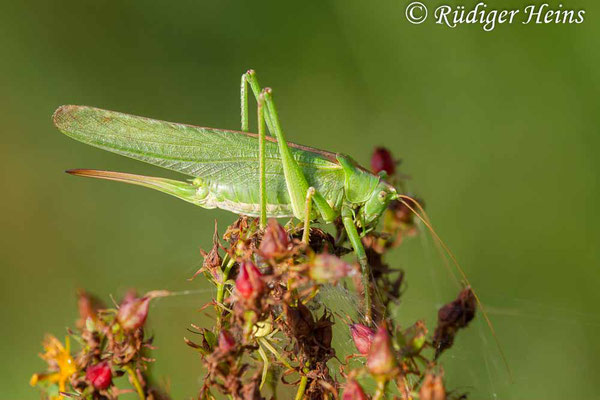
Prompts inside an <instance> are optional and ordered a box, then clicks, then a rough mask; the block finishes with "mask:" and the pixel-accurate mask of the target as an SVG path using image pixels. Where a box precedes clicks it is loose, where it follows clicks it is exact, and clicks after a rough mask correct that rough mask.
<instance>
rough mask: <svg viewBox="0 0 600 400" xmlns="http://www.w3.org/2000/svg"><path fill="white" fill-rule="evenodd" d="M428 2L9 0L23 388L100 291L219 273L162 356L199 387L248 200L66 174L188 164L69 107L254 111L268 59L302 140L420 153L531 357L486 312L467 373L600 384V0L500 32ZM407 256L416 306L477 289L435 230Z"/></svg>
mask: <svg viewBox="0 0 600 400" xmlns="http://www.w3.org/2000/svg"><path fill="white" fill-rule="evenodd" d="M407 3H408V1H405V0H393V1H388V0H381V1H376V2H373V1H364V0H363V1H350V0H339V1H323V0H314V1H302V2H281V1H257V2H247V1H234V0H220V1H179V2H161V1H122V2H115V1H103V0H99V1H94V2H88V1H58V2H44V1H21V2H4V3H3V4H2V5H1V6H0V10H1V12H0V51H1V56H0V121H1V128H0V131H1V135H2V136H1V137H2V147H1V153H0V176H1V182H2V194H1V197H0V199H1V200H0V202H1V205H2V207H1V210H2V212H0V221H1V227H2V231H1V233H0V238H1V239H0V240H1V249H2V257H1V261H0V265H1V267H0V268H1V270H0V271H1V278H0V282H1V283H0V304H1V306H0V321H1V323H0V354H2V361H3V362H2V363H1V364H0V393H1V396H0V397H2V398H5V399H26V398H27V399H30V398H37V397H38V394H37V393H36V389H35V388H31V387H29V385H28V380H29V377H30V376H31V374H32V373H34V372H36V371H38V370H41V369H43V367H44V363H43V361H42V360H40V359H39V358H38V357H37V354H38V352H40V351H41V343H40V342H41V339H42V337H43V335H44V333H46V332H51V333H54V334H56V335H58V336H59V337H61V336H62V335H64V333H65V327H67V326H72V325H73V322H74V320H75V318H76V305H75V291H76V289H77V288H80V287H82V288H86V289H88V290H90V291H91V292H93V293H96V294H97V295H99V296H100V297H102V298H103V299H105V300H108V298H109V295H110V294H113V295H114V296H116V297H119V296H120V295H122V294H123V293H124V291H125V290H126V289H127V288H130V287H136V288H138V289H139V290H140V291H141V292H144V291H146V290H151V289H163V288H164V289H169V290H195V291H196V292H195V293H194V294H190V295H187V296H178V297H172V298H167V299H162V300H160V301H156V302H155V303H154V305H153V307H152V310H151V316H150V329H151V331H152V332H153V333H154V334H155V335H156V342H155V344H156V345H157V346H158V349H157V350H156V351H155V353H154V355H155V356H156V358H157V359H158V361H157V362H156V364H155V368H154V371H155V373H156V375H157V376H158V377H159V378H160V379H161V380H162V381H164V382H166V383H168V384H169V385H170V387H171V393H172V395H173V396H174V398H190V397H193V396H194V395H195V394H196V392H197V389H198V388H199V385H200V383H201V377H202V371H201V369H200V362H199V359H198V358H197V356H196V354H195V353H194V352H193V351H191V350H188V348H186V346H185V345H184V344H183V341H182V337H183V336H185V335H188V333H187V332H186V330H185V329H186V327H187V326H188V323H189V322H202V321H205V320H203V319H202V316H201V314H200V313H199V312H198V311H197V310H198V308H199V307H200V305H202V304H203V302H205V301H207V300H208V299H209V296H210V292H206V290H207V289H208V287H207V286H206V285H205V283H204V282H202V279H197V280H195V281H193V282H188V281H187V280H186V278H188V277H189V276H191V275H192V274H193V272H194V271H195V270H196V269H197V267H198V266H199V265H200V263H201V258H200V254H199V248H200V247H205V248H207V247H208V246H209V244H210V238H211V234H212V226H213V221H214V219H215V218H217V219H218V220H219V222H220V223H221V226H223V227H224V226H225V225H226V224H228V223H230V222H231V221H232V220H233V219H234V216H233V215H231V214H228V213H225V212H219V211H206V210H202V209H199V208H194V207H193V206H191V205H188V204H187V203H183V202H180V201H177V200H175V199H173V198H169V197H167V196H164V195H162V194H158V193H154V192H151V191H148V190H146V189H142V188H134V187H128V186H125V185H121V184H116V183H109V182H99V181H92V180H84V179H78V178H75V177H71V176H68V175H66V174H64V173H63V171H64V170H65V169H68V168H76V167H79V168H82V167H86V168H104V169H114V170H122V171H130V172H136V173H147V174H154V175H161V176H172V174H170V173H168V172H165V171H161V170H158V169H156V168H153V167H150V166H145V165H141V164H139V163H137V162H134V161H132V160H128V159H124V158H121V157H119V156H116V155H113V154H109V153H106V152H103V151H100V150H98V149H94V148H91V147H87V146H85V145H82V144H80V143H77V142H75V141H73V140H71V139H69V138H67V137H65V136H63V135H61V134H59V133H58V131H57V130H56V129H54V127H53V126H52V124H51V120H50V116H51V115H52V112H53V111H54V109H55V108H56V107H58V106H59V105H61V104H68V103H71V104H87V105H94V106H98V107H102V108H108V109H113V110H119V111H123V112H128V113H132V114H138V115H145V116H150V117H154V118H158V119H165V120H170V121H178V122H187V123H192V124H199V125H204V126H214V127H222V128H230V129H236V128H237V127H238V126H239V92H238V90H239V89H238V85H239V78H240V75H241V73H242V72H244V70H245V69H247V68H249V67H252V68H255V69H256V70H257V71H258V74H259V78H260V79H261V82H262V83H263V84H264V85H269V86H271V87H273V88H274V91H275V96H276V101H277V103H278V106H279V110H280V114H281V118H282V122H283V126H284V127H285V129H286V131H287V135H288V138H289V139H290V140H293V141H296V142H299V143H302V144H306V145H311V146H316V147H320V148H325V149H329V150H332V151H338V152H343V153H348V154H351V155H353V156H354V157H355V158H356V159H357V160H359V161H361V162H363V163H368V160H369V155H370V151H371V148H372V147H373V146H375V145H385V146H387V147H389V148H390V149H391V150H392V151H393V152H394V153H395V154H397V155H398V156H399V157H401V158H402V159H403V164H402V168H403V171H404V172H405V173H409V174H410V175H411V176H412V178H413V179H412V181H411V189H412V191H413V192H414V193H416V194H418V195H419V196H420V197H421V198H423V199H425V200H426V203H427V207H428V210H429V212H430V214H431V217H432V219H433V220H434V221H435V225H436V226H437V228H438V230H439V233H440V235H441V236H442V237H444V238H445V239H446V240H447V242H448V244H449V245H450V247H451V248H452V249H453V250H454V251H455V253H456V254H457V256H458V258H459V260H460V261H461V263H462V264H463V266H464V268H465V269H466V271H467V273H468V275H469V277H470V279H471V282H472V284H473V285H474V287H475V288H476V289H477V290H478V291H479V293H480V295H481V297H482V299H483V300H484V302H485V303H486V304H487V305H488V308H489V310H490V316H491V318H492V320H493V321H494V324H495V328H496V330H497V332H498V336H499V338H500V341H501V343H502V346H503V349H504V351H505V352H506V355H507V358H508V361H509V364H510V367H511V369H512V373H513V375H514V378H513V379H512V381H511V379H510V378H509V377H508V375H507V373H506V372H505V370H504V368H503V366H502V362H501V359H500V357H499V355H498V351H497V350H496V348H495V347H494V345H493V343H492V339H491V336H490V335H489V331H488V330H487V328H486V327H485V326H484V325H483V324H481V321H479V324H475V325H474V327H473V328H472V329H469V330H468V331H467V332H464V334H462V335H461V336H460V337H459V339H458V343H457V347H456V348H454V349H453V350H451V351H450V352H449V353H448V355H447V356H445V359H444V365H445V367H446V372H447V377H448V386H449V387H451V388H458V389H460V390H463V391H468V392H470V393H471V398H475V399H490V398H499V399H559V398H593V397H595V396H597V387H598V384H597V383H598V378H599V377H600V365H599V362H598V360H599V355H600V352H599V350H600V342H598V340H597V338H598V335H599V334H600V317H599V315H598V304H599V300H600V290H598V286H599V285H600V272H599V267H600V265H599V262H598V260H599V257H598V255H599V254H598V243H599V240H600V235H599V232H600V230H599V228H598V226H599V225H600V216H599V215H600V214H599V213H598V204H600V188H599V185H598V183H599V176H600V174H599V173H600V158H599V157H598V151H599V150H600V149H599V144H600V139H599V137H600V135H599V134H600V131H599V127H600V113H599V108H598V105H599V104H598V103H599V102H598V98H599V95H600V68H598V67H599V66H600V46H599V44H600V43H599V42H598V38H599V37H600V20H599V18H600V17H599V16H598V15H599V14H598V12H599V11H600V6H599V5H598V2H592V1H584V0H572V1H569V2H566V3H565V5H564V6H565V7H572V8H576V9H580V8H583V9H585V10H586V11H587V14H586V21H585V22H584V23H583V24H581V25H565V26H563V25H559V26H554V25H537V26H534V25H520V24H515V25H511V26H499V27H498V28H497V29H496V30H495V31H493V32H490V33H486V32H483V31H482V30H481V28H480V27H478V26H462V27H459V28H456V29H454V30H452V29H449V28H446V27H442V26H439V25H435V24H433V22H432V21H427V22H426V23H424V24H422V25H411V24H409V23H408V22H407V21H406V20H405V18H404V8H405V6H406V5H407ZM426 3H427V4H428V5H439V4H441V3H439V2H435V3H430V2H426ZM526 3H527V2H525V1H514V0H510V1H502V2H499V1H494V2H490V6H489V7H490V8H491V7H496V8H501V7H513V6H514V7H521V8H522V7H524V6H525V5H527V4H529V3H527V4H526ZM567 3H568V4H567ZM449 4H454V3H453V2H449ZM466 4H471V2H467V3H466ZM557 4H558V3H557ZM557 4H553V5H554V6H557ZM390 261H391V262H392V264H394V265H396V266H399V267H402V268H404V269H405V270H406V272H407V282H408V286H407V292H406V295H405V300H404V302H403V304H402V306H401V308H400V309H399V311H398V318H400V319H402V320H406V321H407V322H409V321H412V320H414V319H416V318H422V317H426V318H427V320H428V321H429V322H430V323H431V321H432V320H433V317H434V316H435V311H436V308H437V307H438V306H439V305H440V304H442V303H443V302H446V301H449V300H450V299H452V298H453V296H454V295H455V294H456V291H457V290H456V287H453V286H452V285H450V284H448V279H449V278H448V274H447V273H446V272H445V271H444V267H443V263H442V262H441V261H440V259H439V257H438V256H437V255H436V252H435V249H434V247H433V246H431V244H430V243H429V244H428V243H427V240H425V241H424V242H422V241H420V240H418V239H417V240H413V241H411V242H409V243H407V245H406V246H404V247H402V248H400V249H399V250H397V251H396V252H395V253H393V255H392V257H390ZM479 319H480V320H481V318H479Z"/></svg>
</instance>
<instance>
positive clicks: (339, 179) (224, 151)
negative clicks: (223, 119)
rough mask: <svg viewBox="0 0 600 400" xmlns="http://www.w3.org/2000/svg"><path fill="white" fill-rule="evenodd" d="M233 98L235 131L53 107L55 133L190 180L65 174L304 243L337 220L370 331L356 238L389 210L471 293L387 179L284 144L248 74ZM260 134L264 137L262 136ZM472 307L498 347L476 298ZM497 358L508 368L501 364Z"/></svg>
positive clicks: (269, 106) (344, 159)
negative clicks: (118, 185) (357, 275)
mask: <svg viewBox="0 0 600 400" xmlns="http://www.w3.org/2000/svg"><path fill="white" fill-rule="evenodd" d="M248 86H249V87H250V89H251V90H252V93H253V94H254V96H255V98H256V101H257V104H258V134H254V133H250V132H248ZM240 92H241V131H232V130H223V129H214V128H204V127H198V126H192V125H185V124H179V123H171V122H164V121H158V120H153V119H149V118H144V117H137V116H133V115H128V114H123V113H119V112H114V111H107V110H102V109H98V108H93V107H87V106H71V105H67V106H62V107H59V108H58V109H57V110H56V112H55V113H54V116H53V121H54V124H55V125H56V127H57V128H58V129H59V130H60V131H61V132H62V133H64V134H66V135H68V136H70V137H72V138H74V139H76V140H78V141H81V142H84V143H87V144H90V145H92V146H95V147H99V148H101V149H104V150H108V151H111V152H114V153H117V154H120V155H124V156H127V157H131V158H134V159H137V160H140V161H144V162H146V163H149V164H153V165H156V166H159V167H163V168H167V169H170V170H174V171H177V172H180V173H183V174H186V175H188V176H191V177H193V179H192V180H190V181H188V182H184V181H177V180H173V179H166V178H158V177H150V176H141V175H133V174H128V173H121V172H112V171H98V170H88V169H76V170H70V171H67V172H69V173H70V174H73V175H79V176H87V177H94V178H101V179H108V180H114V181H120V182H126V183H131V184H135V185H140V186H145V187H148V188H152V189H155V190H158V191H161V192H163V193H167V194H169V195H172V196H175V197H178V198H180V199H182V200H185V201H187V202H190V203H192V204H195V205H199V206H201V207H204V208H208V209H211V208H220V209H224V210H228V211H231V212H234V213H236V214H243V215H249V216H255V217H260V225H261V228H264V226H265V224H266V219H267V218H284V217H296V218H298V219H300V220H303V221H304V227H305V229H304V237H303V240H305V241H306V240H308V237H307V236H308V233H309V229H308V227H309V223H310V222H311V221H315V220H320V221H323V222H325V223H332V222H333V221H334V220H335V219H336V218H338V217H341V220H342V223H343V226H344V229H345V232H346V234H347V237H348V239H349V241H350V243H351V245H352V247H353V249H354V252H355V255H356V257H357V258H358V261H359V264H360V267H361V273H362V281H363V287H364V289H365V290H364V292H365V293H364V307H365V312H364V315H365V319H366V322H367V323H369V324H371V323H372V318H371V293H370V290H369V288H370V286H371V285H370V270H369V266H368V263H367V257H366V254H365V250H364V248H363V245H362V243H361V235H360V234H359V232H358V229H357V228H361V229H362V233H363V234H364V233H365V232H368V231H369V230H370V229H373V228H374V227H375V226H376V224H377V222H378V220H379V217H380V216H381V215H382V214H383V212H384V211H385V210H386V208H387V206H388V204H389V203H390V202H391V201H392V200H396V199H398V200H399V201H401V202H403V203H404V204H405V205H406V206H407V207H408V208H409V209H410V210H411V211H412V212H413V213H414V214H415V215H416V216H417V217H418V218H419V220H421V222H423V224H425V226H426V227H427V228H428V229H429V230H430V231H431V233H432V234H433V236H434V237H435V239H436V240H437V241H438V242H439V243H440V245H441V246H442V247H443V249H444V250H445V251H446V252H447V253H448V254H449V256H450V258H451V259H452V261H453V262H454V264H455V265H456V267H457V268H458V270H459V271H460V273H461V276H462V278H463V280H464V281H465V283H467V284H468V280H467V277H466V275H465V274H464V272H463V271H462V269H461V268H460V266H459V265H458V263H457V262H456V259H455V257H454V256H453V255H452V253H451V252H450V250H449V249H448V247H447V246H446V245H445V244H444V242H443V241H442V240H441V239H440V238H439V236H438V235H437V234H436V232H435V231H434V230H433V228H432V226H431V224H430V223H429V220H428V218H427V216H426V214H425V213H424V210H423V209H422V208H421V207H420V205H419V204H418V203H417V202H416V201H415V200H413V199H411V198H410V197H408V196H404V195H401V194H399V193H397V190H396V189H395V188H394V187H393V186H392V185H390V184H389V183H387V182H386V181H385V175H375V174H373V173H371V172H369V171H368V170H367V169H365V168H363V167H361V166H360V165H358V164H357V163H356V162H355V161H354V160H352V159H351V158H350V157H348V156H345V155H342V154H335V153H331V152H328V151H323V150H319V149H315V148H311V147H306V146H302V145H297V144H293V143H288V142H287V141H286V139H285V136H284V133H283V130H282V128H281V125H280V123H279V117H278V114H277V110H276V108H275V104H274V102H273V96H272V91H271V89H270V88H265V89H261V87H260V86H259V84H258V80H257V78H256V75H255V72H254V71H253V70H249V71H247V72H246V73H245V74H243V75H242V80H241V90H240ZM265 125H266V127H265ZM267 129H268V131H269V133H270V134H271V135H272V136H271V137H268V136H266V130H267ZM253 183H256V184H253ZM405 199H408V200H411V202H412V204H413V205H414V204H416V205H417V208H418V209H419V211H417V210H415V209H414V208H413V207H412V206H411V205H410V204H409V203H407V202H405ZM313 204H314V206H315V207H313ZM477 302H478V304H479V306H480V308H481V309H482V314H483V315H484V318H485V320H486V322H487V323H488V325H489V326H490V328H491V329H492V334H493V336H494V339H495V340H496V341H497V338H496V335H495V332H494V330H493V328H492V325H491V322H490V320H489V318H488V316H487V313H486V312H485V310H484V309H483V305H482V304H481V302H480V301H479V298H478V297H477ZM501 353H502V351H501ZM502 358H503V359H504V363H505V364H506V360H505V357H504V354H502Z"/></svg>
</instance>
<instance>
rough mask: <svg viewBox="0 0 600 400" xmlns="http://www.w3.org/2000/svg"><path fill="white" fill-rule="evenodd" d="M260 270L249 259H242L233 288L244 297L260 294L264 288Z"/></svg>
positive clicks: (248, 297)
mask: <svg viewBox="0 0 600 400" xmlns="http://www.w3.org/2000/svg"><path fill="white" fill-rule="evenodd" d="M261 277H262V274H261V272H260V270H259V269H258V268H257V267H256V265H254V264H253V263H252V262H251V261H243V262H242V263H241V264H240V270H239V272H238V276H237V279H236V280H235V288H236V289H237V292H238V293H239V294H240V296H242V297H243V298H244V299H251V298H254V297H256V296H258V295H260V294H261V293H262V291H263V289H264V283H263V281H262V279H261Z"/></svg>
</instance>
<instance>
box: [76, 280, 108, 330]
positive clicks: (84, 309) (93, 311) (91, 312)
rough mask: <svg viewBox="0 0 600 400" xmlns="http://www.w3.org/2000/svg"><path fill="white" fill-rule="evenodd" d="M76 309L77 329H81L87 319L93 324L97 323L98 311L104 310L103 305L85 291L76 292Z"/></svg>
mask: <svg viewBox="0 0 600 400" xmlns="http://www.w3.org/2000/svg"><path fill="white" fill-rule="evenodd" d="M77 308H78V309H79V320H77V327H78V328H79V329H82V328H83V327H84V326H85V323H86V321H87V320H88V319H91V320H92V321H94V322H96V321H97V319H98V318H97V313H98V310H99V309H101V308H104V304H103V303H102V301H100V300H99V299H97V298H96V297H95V296H93V295H91V294H89V293H87V292H86V291H85V290H83V289H79V290H78V291H77Z"/></svg>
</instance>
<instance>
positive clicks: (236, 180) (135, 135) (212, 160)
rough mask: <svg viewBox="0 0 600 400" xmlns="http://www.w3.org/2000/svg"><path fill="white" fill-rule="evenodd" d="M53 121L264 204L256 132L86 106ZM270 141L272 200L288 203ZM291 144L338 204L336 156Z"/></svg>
mask: <svg viewBox="0 0 600 400" xmlns="http://www.w3.org/2000/svg"><path fill="white" fill-rule="evenodd" d="M53 119H54V124H55V125H56V127H57V128H58V129H59V130H60V131H61V132H63V133H64V134H66V135H68V136H70V137H72V138H74V139H76V140H79V141H81V142H84V143H87V144H90V145H92V146H96V147H99V148H101V149H104V150H108V151H111V152H114V153H117V154H121V155H124V156H127V157H131V158H134V159H136V160H140V161H144V162H146V163H149V164H153V165H156V166H159V167H163V168H167V169H170V170H174V171H177V172H181V173H183V174H186V175H189V176H191V177H194V178H200V179H201V181H202V182H203V183H204V184H206V185H207V186H208V188H209V190H210V192H211V193H212V194H213V195H214V196H216V197H217V198H220V199H222V200H224V201H227V202H233V203H242V204H246V205H250V204H252V205H257V204H258V203H259V201H258V198H259V194H258V182H259V177H258V141H257V136H256V135H255V134H251V133H245V132H238V131H228V130H222V129H213V128H203V127H198V126H191V125H185V124H178V123H172V122H164V121H158V120H153V119H150V118H144V117H137V116H133V115H128V114H123V113H119V112H114V111H107V110H101V109H98V108H93V107H86V106H62V107H60V108H59V109H57V110H56V112H55V113H54V117H53ZM267 139H268V140H267V142H266V143H265V152H266V179H267V203H268V204H271V205H273V206H277V205H289V204H290V199H289V196H288V193H287V189H286V185H285V178H284V175H283V167H282V165H281V159H280V157H279V151H278V149H277V143H276V142H275V140H273V139H272V138H267ZM290 147H291V151H292V154H293V156H294V158H295V159H296V161H297V162H298V163H299V165H300V166H301V168H302V170H303V171H304V174H305V176H306V178H307V180H308V183H309V185H311V186H314V187H315V189H317V190H318V191H319V192H320V193H321V194H322V195H323V196H324V197H325V199H327V200H328V201H329V202H330V204H332V205H334V206H337V205H339V203H340V202H341V199H342V196H343V182H344V173H343V170H342V168H341V166H340V165H339V163H338V162H337V160H336V159H335V155H334V154H333V153H328V152H325V151H321V150H317V149H312V148H309V147H304V146H300V145H295V144H290ZM217 206H218V205H217ZM221 208H224V207H221ZM232 211H235V210H234V209H232ZM249 214H251V215H252V214H255V213H253V212H249Z"/></svg>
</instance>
